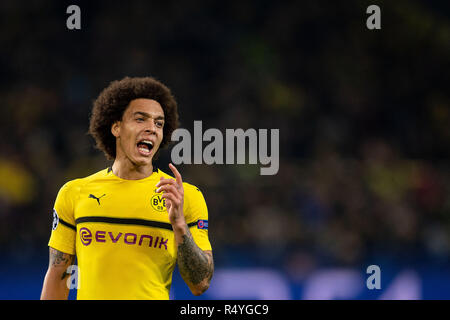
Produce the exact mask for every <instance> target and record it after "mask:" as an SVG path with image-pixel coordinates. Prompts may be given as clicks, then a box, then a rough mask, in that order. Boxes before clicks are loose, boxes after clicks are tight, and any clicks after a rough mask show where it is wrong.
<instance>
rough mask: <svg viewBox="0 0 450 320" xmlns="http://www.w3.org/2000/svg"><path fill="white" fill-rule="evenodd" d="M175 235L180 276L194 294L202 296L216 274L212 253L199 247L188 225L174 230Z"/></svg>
mask: <svg viewBox="0 0 450 320" xmlns="http://www.w3.org/2000/svg"><path fill="white" fill-rule="evenodd" d="M174 233H175V241H176V242H177V246H178V254H177V258H178V269H179V270H180V274H181V276H182V278H183V280H184V281H185V282H186V283H187V284H188V286H189V288H190V289H191V291H192V293H194V294H195V295H200V294H202V293H203V292H205V291H206V290H207V289H208V287H209V283H210V281H211V278H212V275H213V273H214V262H213V257H212V252H211V251H203V250H201V249H200V248H199V247H198V246H197V244H196V243H195V241H194V239H193V238H192V234H191V232H190V231H189V228H188V226H187V225H186V224H184V225H182V226H180V227H178V228H174Z"/></svg>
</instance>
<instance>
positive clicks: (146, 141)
mask: <svg viewBox="0 0 450 320" xmlns="http://www.w3.org/2000/svg"><path fill="white" fill-rule="evenodd" d="M142 142H144V143H148V144H151V145H152V146H153V142H151V141H150V140H143V141H142Z"/></svg>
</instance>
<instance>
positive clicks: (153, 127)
mask: <svg viewBox="0 0 450 320" xmlns="http://www.w3.org/2000/svg"><path fill="white" fill-rule="evenodd" d="M145 132H146V133H151V134H155V133H156V124H155V123H154V122H153V121H148V125H147V126H146V128H145Z"/></svg>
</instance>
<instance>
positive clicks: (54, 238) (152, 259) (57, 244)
mask: <svg viewBox="0 0 450 320" xmlns="http://www.w3.org/2000/svg"><path fill="white" fill-rule="evenodd" d="M161 176H162V177H164V178H172V179H174V178H173V177H171V176H169V175H168V174H166V173H164V172H162V171H161V170H159V169H158V170H156V171H154V172H153V173H152V174H151V175H150V176H149V177H147V178H144V179H141V180H124V179H121V178H119V177H117V176H116V175H114V173H113V172H112V170H111V168H107V169H104V170H102V171H99V172H97V173H95V174H93V175H91V176H88V177H86V178H82V179H76V180H72V181H69V182H67V183H66V184H65V185H64V186H63V187H62V188H61V189H60V190H59V192H58V195H57V197H56V201H55V205H54V210H53V226H52V233H51V236H50V241H49V243H48V245H49V246H50V247H52V248H54V249H56V250H59V251H62V252H64V253H68V254H72V255H76V256H77V261H78V291H77V299H102V300H103V299H108V300H110V299H157V300H163V299H169V291H170V286H171V283H172V273H173V270H174V268H175V264H176V259H177V246H176V242H175V237H174V233H173V231H172V225H171V224H170V221H169V217H168V213H167V210H166V207H165V199H162V198H161V195H162V193H157V192H156V189H157V188H156V186H155V185H156V184H157V183H158V182H159V180H160V177H161ZM183 188H184V204H183V212H184V215H185V219H186V223H187V225H188V227H189V229H190V232H191V233H192V236H193V238H194V241H195V243H196V244H197V245H198V246H199V248H200V249H202V250H211V244H210V242H209V239H208V209H207V206H206V203H205V200H204V197H203V194H202V193H201V191H200V190H199V189H198V188H196V187H195V186H194V185H191V184H189V183H185V182H184V183H183Z"/></svg>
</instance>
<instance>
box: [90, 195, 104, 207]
mask: <svg viewBox="0 0 450 320" xmlns="http://www.w3.org/2000/svg"><path fill="white" fill-rule="evenodd" d="M104 196H106V194H104V195H102V196H100V197H98V198H97V197H96V196H94V195H93V194H92V193H91V194H89V198H92V199H95V200H97V202H98V205H100V198H103V197H104Z"/></svg>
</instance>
